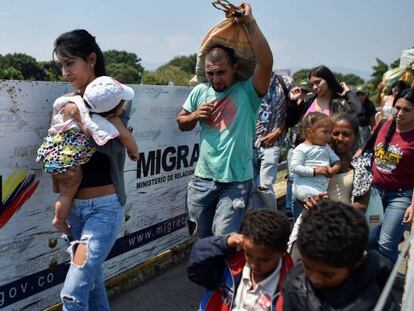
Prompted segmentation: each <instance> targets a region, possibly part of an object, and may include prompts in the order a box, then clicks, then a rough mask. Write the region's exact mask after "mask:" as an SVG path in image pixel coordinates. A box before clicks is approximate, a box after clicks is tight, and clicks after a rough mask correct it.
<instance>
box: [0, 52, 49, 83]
mask: <svg viewBox="0 0 414 311" xmlns="http://www.w3.org/2000/svg"><path fill="white" fill-rule="evenodd" d="M10 68H14V69H15V70H17V71H19V72H20V73H21V75H22V77H23V79H24V80H41V81H42V80H46V76H45V74H44V72H43V70H42V69H41V68H40V67H39V65H38V63H37V61H36V59H34V58H33V57H31V56H29V55H26V54H23V53H13V54H6V55H4V56H0V70H10Z"/></svg>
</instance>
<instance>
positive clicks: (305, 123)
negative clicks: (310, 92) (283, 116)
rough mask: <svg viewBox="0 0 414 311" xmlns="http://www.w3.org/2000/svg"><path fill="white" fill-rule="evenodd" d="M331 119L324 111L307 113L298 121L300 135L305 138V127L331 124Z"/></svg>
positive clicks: (312, 127) (311, 127) (313, 127)
mask: <svg viewBox="0 0 414 311" xmlns="http://www.w3.org/2000/svg"><path fill="white" fill-rule="evenodd" d="M331 125H332V120H331V119H330V118H329V117H328V116H327V115H326V114H324V113H322V112H319V111H315V112H311V113H309V114H308V115H307V116H306V117H304V118H303V120H302V122H301V123H300V126H299V129H300V132H301V136H302V137H304V138H306V130H307V129H309V128H310V129H315V128H318V127H322V126H327V127H329V126H331Z"/></svg>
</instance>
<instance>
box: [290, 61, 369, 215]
mask: <svg viewBox="0 0 414 311" xmlns="http://www.w3.org/2000/svg"><path fill="white" fill-rule="evenodd" d="M308 80H309V82H310V84H311V86H312V91H313V95H311V96H306V97H304V96H303V94H302V92H303V90H302V89H301V88H300V87H294V88H293V89H292V90H291V91H290V99H291V101H292V102H291V103H290V104H289V105H288V113H287V118H288V119H287V121H286V123H287V124H297V123H298V122H299V121H300V120H301V119H303V117H305V116H306V115H307V114H309V113H311V112H315V111H318V112H322V113H325V114H326V115H328V116H333V115H334V114H338V113H350V114H353V115H357V114H358V113H360V112H361V104H360V103H359V101H358V99H357V97H356V94H355V92H353V91H351V90H350V89H349V88H348V86H347V85H346V84H345V83H344V82H342V83H339V82H338V81H337V80H336V78H335V76H334V74H333V73H332V71H331V70H330V69H329V68H328V67H326V66H323V65H321V66H318V67H315V68H313V69H312V70H311V71H310V72H309V75H308ZM301 98H305V99H304V100H303V101H301ZM300 101H301V102H300ZM290 137H291V143H292V144H293V145H298V144H299V143H301V142H302V141H303V140H304V139H303V137H302V136H301V134H300V133H299V132H298V130H297V129H292V131H291V135H290ZM290 159H291V150H289V154H288V164H289V165H290ZM289 165H288V169H289ZM289 177H290V180H288V189H287V193H288V195H287V196H286V205H287V210H292V211H293V214H294V215H298V213H299V212H300V211H295V206H294V204H293V202H294V200H292V195H291V190H290V189H289V187H291V185H292V183H291V179H293V178H294V176H292V174H289Z"/></svg>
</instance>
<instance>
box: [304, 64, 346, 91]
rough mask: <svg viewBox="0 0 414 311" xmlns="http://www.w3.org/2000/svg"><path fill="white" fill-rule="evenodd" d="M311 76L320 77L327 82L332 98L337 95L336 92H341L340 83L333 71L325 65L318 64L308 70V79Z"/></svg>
mask: <svg viewBox="0 0 414 311" xmlns="http://www.w3.org/2000/svg"><path fill="white" fill-rule="evenodd" d="M311 76H314V77H318V78H322V79H324V80H325V81H326V83H328V87H329V90H330V91H331V96H332V98H337V97H339V95H338V93H342V92H343V88H342V86H341V84H339V82H338V80H336V78H335V76H334V74H333V72H332V71H331V70H330V69H329V68H328V67H326V66H324V65H320V66H317V67H315V68H313V69H311V71H310V72H309V75H308V79H309V80H310V78H311Z"/></svg>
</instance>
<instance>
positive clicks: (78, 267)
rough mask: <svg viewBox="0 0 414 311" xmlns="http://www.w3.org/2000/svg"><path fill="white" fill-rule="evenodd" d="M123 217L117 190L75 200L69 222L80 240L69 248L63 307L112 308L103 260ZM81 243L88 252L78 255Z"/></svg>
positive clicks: (80, 308)
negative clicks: (105, 281) (103, 269)
mask: <svg viewBox="0 0 414 311" xmlns="http://www.w3.org/2000/svg"><path fill="white" fill-rule="evenodd" d="M122 220H123V207H122V206H121V204H120V203H119V200H118V196H117V195H116V194H111V195H106V196H101V197H97V198H94V199H87V200H79V199H76V200H74V202H73V205H72V207H71V209H70V213H69V216H68V218H67V222H68V223H69V225H70V234H71V235H72V236H73V237H74V238H75V239H76V240H75V241H74V242H71V244H70V246H69V248H68V251H69V253H70V254H71V265H70V268H69V271H68V273H67V275H66V279H65V283H64V285H63V289H62V291H61V293H60V296H61V300H62V303H63V310H68V311H69V310H70V311H71V310H110V308H109V302H108V297H107V293H106V289H105V283H104V277H103V271H102V264H103V262H104V261H105V259H106V257H107V256H108V254H109V252H110V250H111V248H112V246H113V245H114V243H115V240H116V238H117V235H118V232H119V229H120V227H121V225H122ZM81 245H82V247H85V248H86V254H85V256H83V255H81V256H75V257H74V255H75V252H76V249H79V247H80V246H81ZM74 258H75V259H74Z"/></svg>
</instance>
